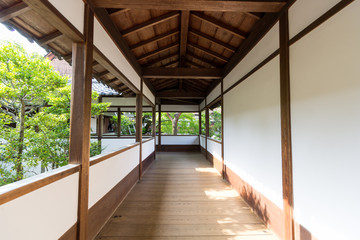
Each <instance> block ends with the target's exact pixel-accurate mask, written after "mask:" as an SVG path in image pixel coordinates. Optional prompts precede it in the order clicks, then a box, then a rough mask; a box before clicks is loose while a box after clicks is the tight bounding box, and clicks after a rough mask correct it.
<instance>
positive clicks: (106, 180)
mask: <svg viewBox="0 0 360 240" xmlns="http://www.w3.org/2000/svg"><path fill="white" fill-rule="evenodd" d="M139 154H140V147H139V146H136V147H134V148H131V149H129V150H127V151H125V152H122V153H120V154H118V155H116V156H114V157H111V158H109V159H106V160H105V161H102V162H100V163H98V164H95V165H93V166H91V167H90V177H89V208H91V207H92V206H93V205H94V204H95V203H96V202H97V201H99V200H100V199H101V198H102V197H103V196H104V195H105V194H106V193H108V192H109V191H110V190H111V189H112V188H113V187H114V186H115V185H116V184H118V183H119V182H120V181H121V180H122V179H123V178H124V177H126V175H127V174H128V173H130V172H131V171H132V170H133V169H134V168H135V167H136V166H137V165H138V164H139V157H140V155H139ZM93 159H95V158H93Z"/></svg>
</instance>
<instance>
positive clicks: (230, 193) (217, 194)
mask: <svg viewBox="0 0 360 240" xmlns="http://www.w3.org/2000/svg"><path fill="white" fill-rule="evenodd" d="M205 194H206V196H207V197H208V198H209V199H212V200H226V199H229V198H237V197H239V194H238V193H237V192H236V191H235V190H233V189H232V190H220V191H217V190H205Z"/></svg>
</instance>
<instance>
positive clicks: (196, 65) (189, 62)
mask: <svg viewBox="0 0 360 240" xmlns="http://www.w3.org/2000/svg"><path fill="white" fill-rule="evenodd" d="M186 63H187V64H188V65H191V66H194V67H197V68H203V67H204V66H202V65H200V64H197V63H194V62H193V61H190V60H189V59H187V60H186Z"/></svg>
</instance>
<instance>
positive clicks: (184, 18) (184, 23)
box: [180, 11, 190, 67]
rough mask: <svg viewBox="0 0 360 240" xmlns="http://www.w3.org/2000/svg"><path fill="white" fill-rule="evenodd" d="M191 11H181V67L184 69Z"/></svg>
mask: <svg viewBox="0 0 360 240" xmlns="http://www.w3.org/2000/svg"><path fill="white" fill-rule="evenodd" d="M189 21H190V11H181V33H180V67H184V65H185V58H186V46H187V41H188V40H187V39H188V30H189Z"/></svg>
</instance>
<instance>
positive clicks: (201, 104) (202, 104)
mask: <svg viewBox="0 0 360 240" xmlns="http://www.w3.org/2000/svg"><path fill="white" fill-rule="evenodd" d="M205 107H206V106H205V100H204V101H202V102H201V103H200V106H199V109H200V110H202V109H204V108H205Z"/></svg>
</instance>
